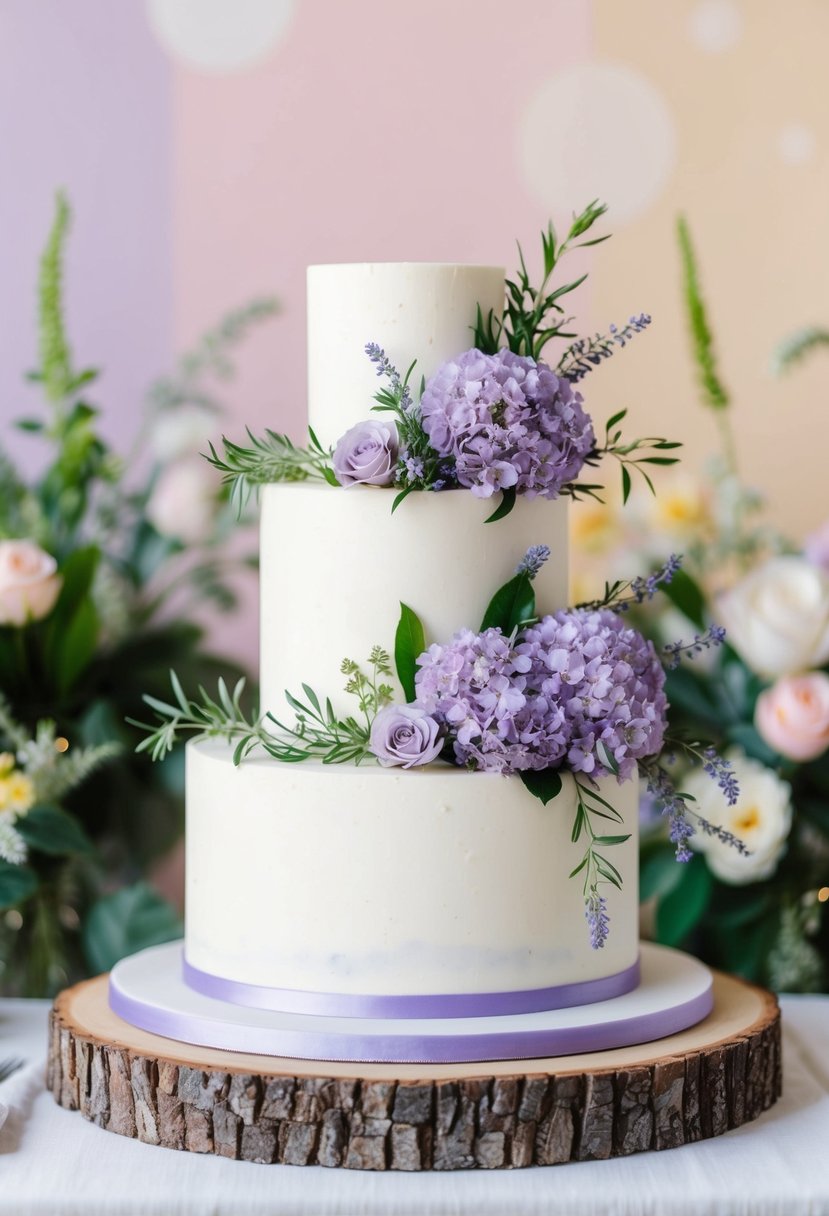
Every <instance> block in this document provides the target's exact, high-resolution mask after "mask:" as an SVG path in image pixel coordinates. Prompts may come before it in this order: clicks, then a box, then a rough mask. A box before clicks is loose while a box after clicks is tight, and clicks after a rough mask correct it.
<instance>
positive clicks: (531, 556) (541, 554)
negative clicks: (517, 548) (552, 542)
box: [515, 545, 550, 579]
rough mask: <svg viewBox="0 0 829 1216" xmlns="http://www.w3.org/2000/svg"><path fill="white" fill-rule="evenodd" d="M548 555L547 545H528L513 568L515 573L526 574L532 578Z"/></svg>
mask: <svg viewBox="0 0 829 1216" xmlns="http://www.w3.org/2000/svg"><path fill="white" fill-rule="evenodd" d="M549 556H550V546H549V545H530V547H529V549H528V550H527V552H526V553H525V554H524V556H523V557H522V558H521V561H520V562H519V563H518V565H517V566H516V568H515V573H516V574H526V576H527V578H529V579H533V578H535V576H536V575H537V574H538V572H539V571H540V569H541V567H542V566H543V565H544V563H545V562H546V561H547V560H548V558H549Z"/></svg>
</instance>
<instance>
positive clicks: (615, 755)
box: [516, 608, 668, 781]
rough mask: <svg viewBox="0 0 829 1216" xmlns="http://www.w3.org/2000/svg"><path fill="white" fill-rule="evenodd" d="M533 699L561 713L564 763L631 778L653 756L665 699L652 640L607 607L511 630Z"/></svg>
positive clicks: (662, 725)
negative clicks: (517, 631) (527, 663)
mask: <svg viewBox="0 0 829 1216" xmlns="http://www.w3.org/2000/svg"><path fill="white" fill-rule="evenodd" d="M516 651H517V653H518V654H519V655H521V656H523V657H525V658H528V659H529V660H530V662H531V667H530V671H531V676H530V682H531V686H532V687H533V688H534V690H535V691H536V695H537V697H538V699H539V701H543V702H544V703H545V704H548V705H555V706H556V707H557V709H558V710H559V711H562V712H563V714H564V718H565V723H566V726H565V730H566V735H567V741H568V743H567V763H568V767H569V768H570V769H572V771H573V772H577V773H589V774H590V775H591V776H592V777H601V776H605V775H606V774H607V773H608V772H613V773H615V774H616V775H617V776H618V778H619V780H620V781H624V780H626V779H627V778H628V777H631V776H633V774H634V773H635V772H636V769H637V761H639V760H641V759H644V758H645V757H647V756H653V755H656V754H658V752H659V751H660V749H661V747H662V740H663V736H664V732H665V725H666V712H667V708H668V702H667V699H666V697H665V693H664V684H665V673H664V671H663V669H662V666H661V664H660V662H659V659H658V658H657V655H656V652H655V650H654V648H653V645H652V644H651V643H650V642H649V641H647V640H646V639H645V638H643V637H642V635H641V634H640V633H638V632H637V631H636V630H635V629H632V628H630V627H629V626H627V625H625V623H624V622H623V621H622V620H621V619H620V618H619V617H618V616H617V615H616V613H614V612H612V611H611V610H610V609H609V608H604V609H601V610H598V611H591V610H583V609H571V610H564V611H562V612H557V613H555V614H554V615H553V616H545V617H543V618H542V620H540V621H539V622H538V624H537V625H532V626H530V628H529V629H527V630H525V631H524V633H523V635H520V636H519V639H518V645H517V646H516Z"/></svg>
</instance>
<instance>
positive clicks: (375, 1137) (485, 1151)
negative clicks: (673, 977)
mask: <svg viewBox="0 0 829 1216" xmlns="http://www.w3.org/2000/svg"><path fill="white" fill-rule="evenodd" d="M714 1000H715V1004H714V1011H713V1013H712V1014H711V1015H710V1016H709V1017H708V1018H706V1019H705V1021H704V1022H701V1023H700V1024H699V1025H697V1026H695V1027H693V1028H692V1029H690V1030H686V1031H683V1032H682V1033H681V1034H676V1035H673V1036H671V1037H670V1038H666V1039H660V1040H659V1041H658V1042H655V1043H648V1044H644V1045H643V1046H641V1047H625V1048H619V1049H617V1050H614V1051H604V1052H594V1053H593V1054H590V1055H580V1056H562V1057H558V1058H556V1059H544V1060H525V1061H521V1062H516V1061H503V1062H493V1063H488V1064H455V1065H448V1064H443V1065H428V1066H426V1065H416V1064H396V1065H390V1064H359V1065H355V1064H333V1063H324V1062H320V1063H311V1062H308V1061H297V1060H293V1061H292V1060H287V1059H278V1058H275V1057H270V1056H254V1055H243V1054H241V1053H236V1052H227V1051H217V1050H212V1049H209V1048H196V1047H192V1046H189V1045H188V1044H186V1043H179V1042H176V1041H174V1040H172V1039H164V1038H161V1037H160V1036H157V1035H152V1034H149V1033H147V1032H145V1031H142V1030H137V1029H135V1028H134V1027H132V1026H130V1025H129V1024H128V1023H127V1022H124V1021H122V1020H121V1019H120V1018H118V1017H117V1016H116V1015H115V1014H113V1013H112V1012H111V1010H110V1009H109V1005H108V1001H107V977H106V976H99V977H98V978H96V979H93V980H87V981H85V982H84V983H82V984H78V985H76V986H75V987H74V988H69V989H67V990H66V991H65V992H62V993H61V994H60V995H59V996H58V998H57V1000H56V1001H55V1005H54V1008H53V1010H52V1014H51V1021H50V1045H49V1068H48V1085H49V1088H50V1089H51V1092H52V1094H53V1096H54V1098H55V1101H56V1102H58V1103H59V1104H60V1105H61V1106H63V1107H65V1108H66V1109H67V1110H78V1111H80V1113H81V1114H82V1115H83V1116H84V1118H86V1119H89V1120H90V1121H91V1122H93V1123H96V1124H98V1126H99V1127H103V1128H106V1129H107V1130H108V1131H114V1132H117V1133H118V1134H119V1135H122V1136H129V1137H132V1138H134V1139H137V1140H143V1141H144V1142H145V1143H147V1144H159V1145H162V1146H164V1147H166V1148H176V1149H185V1150H187V1151H189V1152H194V1153H215V1154H216V1155H218V1156H221V1157H231V1158H236V1159H241V1160H243V1161H260V1162H281V1163H283V1164H287V1165H324V1166H342V1167H344V1168H345V1169H359V1170H453V1169H513V1168H519V1167H523V1166H529V1165H558V1164H562V1163H564V1162H567V1161H588V1160H597V1159H603V1158H607V1157H624V1156H628V1155H629V1154H631V1153H639V1152H645V1151H648V1150H651V1149H655V1150H661V1149H667V1148H675V1147H677V1146H678V1145H681V1144H686V1143H688V1142H690V1141H694V1140H703V1139H707V1138H709V1137H712V1136H719V1135H722V1134H723V1133H724V1132H726V1131H728V1130H729V1129H731V1128H734V1127H739V1126H740V1125H741V1124H743V1123H748V1122H749V1121H750V1120H752V1119H756V1118H757V1116H758V1115H759V1114H761V1113H762V1112H763V1111H764V1110H767V1109H768V1107H770V1106H771V1105H772V1104H773V1103H774V1102H775V1100H776V1099H777V1098H778V1097H779V1095H780V1092H781V1075H780V1011H779V1008H778V1005H777V1001H776V1000H775V998H774V997H773V996H772V995H771V993H768V992H765V991H764V990H763V989H760V988H756V987H754V986H752V985H750V984H746V983H743V982H742V981H740V980H736V979H733V978H731V977H729V976H724V975H715V977H714Z"/></svg>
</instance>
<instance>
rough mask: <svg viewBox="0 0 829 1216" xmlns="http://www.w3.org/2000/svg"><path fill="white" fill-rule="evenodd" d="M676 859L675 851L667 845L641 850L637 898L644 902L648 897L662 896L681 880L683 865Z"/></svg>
mask: <svg viewBox="0 0 829 1216" xmlns="http://www.w3.org/2000/svg"><path fill="white" fill-rule="evenodd" d="M686 864H687V865H690V864H691V863H690V862H687V863H686V862H681V861H677V859H676V852H675V850H674V849H672V848H671V847H670V846H668V845H664V846H660V847H658V848H656V849H653V850H648V851H646V850H644V849H643V852H642V861H641V865H640V869H639V899H640V900H641V902H642V903H644V902H645V901H646V900H648V899H653V898H654V897H656V898H663V897H664V896H666V895H670V893H671V891H673V890H674V888H675V887H677V886H678V885H679V883H680V882H681V881H682V875H683V869H682V867H683V865H686Z"/></svg>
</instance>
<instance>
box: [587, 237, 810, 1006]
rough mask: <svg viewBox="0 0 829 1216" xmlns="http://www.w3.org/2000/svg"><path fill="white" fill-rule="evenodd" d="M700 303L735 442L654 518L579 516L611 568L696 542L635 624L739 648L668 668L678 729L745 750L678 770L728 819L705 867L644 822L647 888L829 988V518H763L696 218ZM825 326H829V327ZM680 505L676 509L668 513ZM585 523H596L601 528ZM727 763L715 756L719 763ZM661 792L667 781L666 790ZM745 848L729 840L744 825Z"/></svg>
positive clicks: (706, 809) (730, 946)
mask: <svg viewBox="0 0 829 1216" xmlns="http://www.w3.org/2000/svg"><path fill="white" fill-rule="evenodd" d="M679 240H680V252H681V256H682V264H683V271H684V282H685V300H686V308H687V313H688V319H689V329H690V334H691V339H692V349H693V353H694V358H695V364H696V368H697V372H698V378H699V385H700V393H701V399H702V403H703V405H704V406H705V407H706V408H708V409H710V410H711V411H712V412H713V415H714V417H715V419H716V421H717V424H718V427H719V429H720V434H721V439H722V447H721V451H720V453H719V454H718V456H717V458H716V459H715V460H714V461H713V462H712V464H711V466H710V469H709V471H708V474H707V476H706V478H705V479H703V480H702V481H696V482H695V481H694V480H693V479H691V478H690V476H689V475H688V474H684V475H683V477H682V478H681V479H677V478H675V479H674V483H673V485H670V484H669V485H668V486H667V487H665V493H664V494H662V495H661V496H660V503H659V506H658V508H657V509H656V510H655V511H654V513H653V514H652V515H651V516H650V517H649V518H648V519H647V521H646V526H645V527H643V526H642V522H643V521H642V520H641V519H637V518H633V520H632V521H630V512H627V513H626V516H627V518H628V521H629V523H625V522H623V521H622V519H621V513H619V514H618V515H616V514H614V513H613V512H612V511H611V510H610V509H605V508H603V509H602V510H604V511H605V514H604V516H603V519H602V520H601V521H598V522H597V517H596V516H595V515H594V518H593V520H592V521H589V520H586V513H585V517H583V518H581V519H580V518H579V512H580V511H581V508H577V509H576V512H575V519H574V529H575V531H576V534H577V535H579V533H580V529H585V526H586V527H587V531H588V532H589V534H590V535H592V537H593V538H594V540H595V542H596V543H595V546H594V553H595V557H596V559H597V564H598V565H599V566H600V568H601V570H602V576H604V575H603V572H604V570H606V569H607V567H608V565H610V566H611V567H612V566H613V565H614V563H616V562H619V563H620V564H630V563H634V564H639V565H640V566H644V567H645V568H647V567H649V565H650V563H651V561H652V560H653V551H652V548H651V547H650V545H649V544H648V543H647V540H646V538H648V537H651V538H652V537H654V536H656V538H657V541H656V543H664V542H665V541H666V540H667V539H670V542H671V543H673V544H675V545H677V546H680V547H681V548H682V549H683V550H684V552H685V555H686V556H685V562H684V566H683V569H682V571H680V572H679V573H678V575H677V577H676V578H675V579H674V580H672V581H671V583H670V585H669V586H666V588H665V590H666V597H665V598H664V600H663V605H662V606H660V605H659V604H658V603H657V602H655V603H654V604H643V605H642V606H641V607H637V608H636V614H637V615H636V623H637V625H638V627H639V628H640V629H642V630H643V632H645V633H646V634H647V635H648V636H650V637H651V638H653V639H655V640H656V641H657V642H658V641H659V640H663V639H664V638H665V637H666V636H667V634H668V633H670V632H673V631H674V630H676V629H685V630H690V631H691V632H692V633H693V634H694V635H695V636H698V637H699V639H700V642H699V643H698V644H699V645H702V646H704V645H705V639H706V636H707V630H708V628H709V622H710V621H711V619H712V618H714V617H716V619H717V620H719V621H721V622H722V624H723V625H724V626H725V627H726V629H727V637H726V639H725V644H724V645H722V646H719V647H718V648H716V651H714V650H711V651H710V652H707V651H706V652H704V653H703V655H702V657H701V659H700V661H699V662H697V663H695V664H694V665H693V667H690V666H688V665H685V664H683V665H682V666H680V667H678V668H676V669H674V670H669V671H668V673H667V677H666V684H665V691H666V694H667V696H668V699H669V701H670V704H671V713H672V729H673V726H674V724H675V726H676V729H677V730H679V731H683V732H686V733H689V734H704V735H705V736H706V737H707V738H709V739H711V740H712V743H713V744H714V745H715V746H716V747H717V749H718V751H720V752H721V753H722V754H723V755H724V756H725V757H726V758H727V759H728V761H729V763H730V766H731V770H732V772H733V774H734V777H735V778H736V780H737V782H738V785H739V789H738V791H737V793H736V796H735V797H734V798H732V799H731V800H730V802H729V799H728V798H727V797H726V795H725V793H724V792H723V790H722V789H719V788H718V787H717V785H716V784H715V783H711V782H706V781H705V780H704V776H703V775H702V774H701V773H700V771H699V770H697V771H696V772H690V771H689V772H687V773H686V772H685V771H684V770H683V764H682V762H681V757H680V758H679V759H678V761H677V763H676V764H675V765H674V766H673V774H674V777H675V780H676V782H677V783H678V784H680V785H681V787H682V790H683V791H685V792H687V793H689V794H691V795H692V796H693V797H694V798H695V800H696V801H695V804H694V805H695V808H696V809H697V810H698V811H699V812H700V813H701V814H702V816H703V821H704V820H706V819H707V820H710V821H713V822H716V823H718V824H719V825H721V828H722V831H721V832H719V833H717V834H716V835H709V834H707V833H706V831H705V829H704V828H703V830H701V831H699V832H697V833H696V835H695V836H694V837H693V838H692V839H690V840H689V842H688V843H689V850H688V851H689V853H690V854H691V855H692V856H691V860H690V863H689V864H688V865H687V866H684V867H675V866H674V865H673V864H672V855H673V852H674V844H673V843H672V841H671V840H669V839H668V838H667V833H666V831H665V829H664V828H663V826H662V825H661V823H660V822H659V821H658V819H654V820H652V821H650V824H649V827H648V830H646V832H645V833H644V835H643V844H642V858H641V862H642V864H641V880H642V895H643V898H645V899H646V900H647V901H649V903H650V904H651V905H652V906H653V907H654V909H655V919H654V932H655V935H656V937H657V939H658V940H660V941H662V942H665V943H666V944H669V945H687V946H689V947H691V948H692V949H693V950H694V952H695V953H697V954H700V955H701V956H702V957H703V958H705V959H706V960H707V961H708V962H710V963H712V964H713V965H716V966H719V967H722V968H724V969H726V970H730V971H734V972H736V973H738V974H742V975H744V976H746V977H747V978H749V979H753V980H756V981H758V982H761V983H765V984H768V985H770V986H772V987H774V988H777V989H788V990H801V991H825V990H827V986H828V985H829V918H827V916H826V914H825V909H826V907H827V905H829V810H827V808H828V807H829V801H827V799H829V545H827V539H826V538H827V535H829V533H828V532H827V529H826V526H825V525H824V526H823V528H819V529H818V530H817V531H816V532H815V533H814V534H813V535H812V536H811V537H809V538H807V540H806V542H805V544H804V545H802V546H801V545H796V544H794V543H793V542H792V541H790V540H789V539H788V538H786V537H784V536H781V535H780V534H779V533H778V532H777V531H776V530H775V529H774V528H773V527H771V526H770V525H769V523H768V522H767V521H766V520H765V519H764V518H763V515H762V507H763V500H762V496H761V495H759V494H758V493H757V492H756V491H754V490H752V489H750V488H747V487H746V486H745V485H744V484H743V482H742V480H741V477H740V474H739V468H738V462H737V443H736V441H735V437H734V435H733V433H732V429H731V415H730V410H729V406H730V401H731V397H730V394H729V392H728V389H727V388H726V385H725V383H724V380H723V377H722V374H721V372H720V368H719V362H718V359H717V356H716V350H715V347H714V340H713V336H712V328H711V323H710V320H709V316H708V310H707V308H706V305H705V302H704V299H703V297H702V293H701V288H700V282H699V272H698V268H697V261H696V257H695V254H694V250H693V246H692V243H691V237H690V233H689V230H688V227H687V224H686V223H685V222H684V221H680V226H679ZM821 335H824V336H821ZM824 344H825V333H824V331H822V330H817V329H814V330H811V329H810V330H807V331H802V332H801V333H800V334H798V335H796V336H795V337H794V338H793V339H790V340H787V341H786V342H785V343H784V344H782V346H781V348H780V351H779V352H778V355H777V356H776V359H775V363H776V366H777V369H778V370H779V371H781V372H782V371H787V370H788V369H789V368H792V367H794V366H795V364H796V363H797V362H798V361H799V360H800V359H801V358H802V357H804V356H805V354H806V353H807V352H808V351H811V350H813V349H816V348H817V347H819V346H822V345H824ZM666 501H667V502H668V503H671V502H673V504H674V509H673V510H672V511H671V512H669V513H667V512H666V511H665V504H666ZM585 534H586V533H585ZM712 763H716V761H712ZM656 792H658V790H657V791H656ZM729 835H731V836H733V837H735V838H739V839H740V840H741V841H742V842H744V845H745V848H744V849H742V850H740V849H735V848H734V847H729V841H728V836H729Z"/></svg>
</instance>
